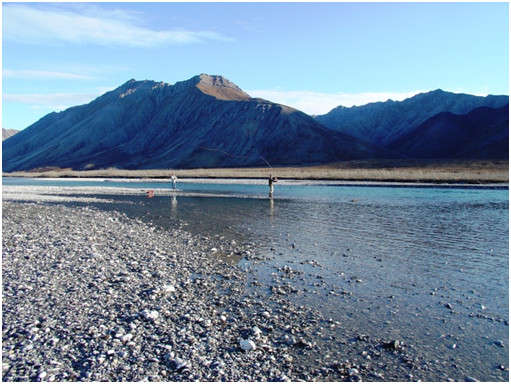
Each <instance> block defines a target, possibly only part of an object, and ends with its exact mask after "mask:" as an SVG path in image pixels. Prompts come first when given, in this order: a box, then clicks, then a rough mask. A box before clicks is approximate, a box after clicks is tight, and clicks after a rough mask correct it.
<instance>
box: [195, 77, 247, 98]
mask: <svg viewBox="0 0 511 384" xmlns="http://www.w3.org/2000/svg"><path fill="white" fill-rule="evenodd" d="M192 79H193V80H194V81H195V86H196V87H197V88H198V89H200V90H201V92H202V93H205V94H206V95H209V96H213V97H214V98H216V99H219V100H238V101H239V100H248V99H250V96H249V95H248V94H247V93H245V92H243V90H242V89H241V88H240V87H238V86H237V85H236V84H234V83H233V82H231V81H229V80H227V79H226V78H225V77H222V76H219V75H208V74H206V73H201V74H200V75H198V76H195V77H193V78H192Z"/></svg>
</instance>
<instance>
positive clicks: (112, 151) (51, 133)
mask: <svg viewBox="0 0 511 384" xmlns="http://www.w3.org/2000/svg"><path fill="white" fill-rule="evenodd" d="M507 105H508V97H507V96H488V97H485V98H483V97H478V96H472V95H463V94H454V93H449V92H444V91H440V90H437V91H433V92H428V93H424V94H419V95H416V96H414V97H412V98H410V99H407V100H404V101H402V102H395V101H387V102H384V103H371V104H368V105H365V106H361V107H352V108H345V107H338V108H335V109H334V110H332V111H331V112H329V113H328V114H326V115H322V116H316V117H315V118H312V117H311V116H308V115H307V114H305V113H303V112H300V111H298V110H296V109H293V108H290V107H288V106H284V105H281V104H277V103H273V102H271V101H267V100H263V99H259V98H252V97H250V96H249V95H248V94H247V93H245V92H244V91H243V90H241V89H240V88H239V87H238V86H236V85H235V84H233V83H232V82H230V81H229V80H227V79H225V78H223V77H222V76H210V75H206V74H202V75H198V76H194V77H192V78H191V79H189V80H186V81H181V82H177V83H175V84H173V85H171V84H167V83H163V82H154V81H150V80H145V81H135V80H133V79H132V80H129V81H128V82H126V83H124V84H123V85H121V86H120V87H118V88H116V89H114V90H112V91H110V92H107V93H105V94H104V95H102V96H100V97H98V98H97V99H95V100H93V101H92V102H90V103H88V104H85V105H80V106H75V107H71V108H68V109H66V110H65V111H62V112H58V113H57V112H53V113H50V114H48V115H46V116H44V117H43V118H41V119H40V120H39V121H37V122H35V123H34V124H32V125H31V126H29V127H28V128H26V129H24V130H23V131H20V132H19V133H18V134H16V135H15V136H13V137H11V138H9V139H7V140H5V141H4V142H3V143H2V147H3V154H2V156H3V170H4V171H7V172H9V171H14V170H30V169H34V168H40V167H47V166H53V167H61V168H66V167H71V168H74V169H90V168H105V167H117V168H126V169H149V168H153V169H157V168H159V169H161V168H197V167H244V166H261V165H265V164H271V165H309V164H324V163H330V162H337V161H341V160H353V159H375V158H376V159H378V158H419V157H420V158H438V157H442V158H449V157H456V158H458V157H463V158H464V157H466V158H481V157H482V158H507V156H508V154H507V145H504V144H503V143H504V141H506V140H508V137H509V133H508V128H507V127H508V125H509V119H508V116H507V112H506V111H507V108H508V107H507ZM481 107H483V108H481ZM460 135H461V136H463V137H464V138H463V140H461V141H459V140H458V141H457V140H456V137H460ZM456 142H458V143H462V145H457V146H456V145H455V144H456Z"/></svg>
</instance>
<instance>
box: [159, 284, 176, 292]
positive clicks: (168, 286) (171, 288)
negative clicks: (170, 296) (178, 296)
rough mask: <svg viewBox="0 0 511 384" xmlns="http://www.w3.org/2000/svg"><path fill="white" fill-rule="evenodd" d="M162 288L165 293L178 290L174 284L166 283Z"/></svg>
mask: <svg viewBox="0 0 511 384" xmlns="http://www.w3.org/2000/svg"><path fill="white" fill-rule="evenodd" d="M161 290H162V292H163V293H173V292H176V288H175V287H174V286H173V285H172V284H165V285H164V286H163V287H162V288H161Z"/></svg>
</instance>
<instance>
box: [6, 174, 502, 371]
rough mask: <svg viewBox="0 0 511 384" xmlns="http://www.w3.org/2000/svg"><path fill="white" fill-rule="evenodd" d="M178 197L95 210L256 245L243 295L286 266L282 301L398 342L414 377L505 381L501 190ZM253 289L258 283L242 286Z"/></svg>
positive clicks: (298, 190) (351, 330) (303, 188)
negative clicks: (421, 368) (289, 279)
mask: <svg viewBox="0 0 511 384" xmlns="http://www.w3.org/2000/svg"><path fill="white" fill-rule="evenodd" d="M3 182H4V184H11V185H12V184H14V185H22V184H25V185H37V184H38V185H57V186H58V185H61V186H73V185H75V186H105V185H106V184H108V186H122V187H132V188H138V189H140V188H145V189H150V188H165V187H166V186H168V184H162V183H157V182H155V183H124V182H108V183H105V182H101V181H94V182H92V181H65V180H64V181H62V180H60V181H46V180H19V179H11V180H10V179H4V181H3ZM30 183H32V184H30ZM179 188H180V189H181V191H184V192H188V193H190V195H187V196H182V195H180V193H176V194H174V195H171V196H156V197H154V198H153V199H147V198H145V197H141V196H133V195H123V196H114V195H112V196H108V197H109V198H112V199H115V200H116V201H117V202H118V203H119V204H113V205H106V204H97V206H98V207H100V208H102V209H121V210H123V211H124V212H125V213H126V214H127V215H128V216H132V217H137V218H141V219H143V220H147V221H151V222H153V223H155V224H157V225H161V226H164V227H172V226H175V225H184V228H185V229H187V230H190V231H191V232H194V233H200V234H201V235H208V236H223V237H225V238H227V239H233V240H237V241H251V242H254V243H255V244H256V249H257V256H258V257H259V258H260V259H261V260H260V261H257V262H254V261H253V260H246V259H240V260H238V259H236V260H230V261H231V262H236V263H238V264H239V265H240V266H241V267H242V268H245V269H246V270H247V271H248V272H249V281H248V284H247V289H254V290H260V292H261V293H262V294H270V293H268V287H271V286H272V285H273V284H274V283H275V276H276V273H277V271H278V269H279V268H282V267H283V266H288V267H289V268H290V269H291V270H293V271H297V272H298V273H299V276H300V278H298V279H295V281H294V282H293V283H294V286H295V287H296V288H297V289H296V292H293V293H291V294H290V295H292V297H293V300H294V301H296V302H297V303H300V304H303V305H306V306H310V307H313V308H316V309H319V310H321V311H323V312H324V314H325V315H326V316H327V317H331V318H332V319H333V321H338V322H339V323H340V324H341V325H342V326H341V327H339V328H338V329H337V330H336V332H337V334H338V336H342V337H349V336H350V335H354V334H359V335H360V334H365V335H368V336H369V337H376V338H380V339H381V338H383V339H388V340H402V341H404V342H405V343H406V344H407V345H408V346H410V348H411V349H413V350H414V351H415V352H416V353H417V354H419V355H420V356H421V358H422V359H427V360H428V361H430V362H431V371H430V373H429V376H428V377H425V378H423V379H427V380H439V381H444V380H447V379H448V378H452V379H454V380H461V381H463V380H465V379H466V377H467V376H471V377H475V378H477V379H479V380H482V381H507V380H508V377H509V373H508V371H507V370H505V369H504V370H503V369H501V368H499V366H500V365H503V366H504V367H505V368H506V369H507V368H508V360H509V338H508V334H509V273H508V271H509V195H508V189H507V188H456V187H450V188H445V187H407V186H393V187H388V186H339V185H337V186H335V185H281V184H280V185H277V186H276V191H275V198H274V199H273V200H268V199H266V198H265V196H266V193H267V186H265V185H245V184H218V183H217V184H201V183H180V184H179ZM194 192H196V193H197V194H199V193H200V196H199V195H197V196H194V195H193V193H194ZM103 197H104V195H103ZM256 281H257V282H259V283H262V285H259V284H257V285H255V286H254V285H252V284H250V283H251V282H256ZM331 347H332V348H338V346H331ZM325 353H326V352H325Z"/></svg>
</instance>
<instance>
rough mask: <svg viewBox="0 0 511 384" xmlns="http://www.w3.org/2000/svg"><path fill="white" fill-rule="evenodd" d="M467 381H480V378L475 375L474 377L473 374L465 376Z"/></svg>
mask: <svg viewBox="0 0 511 384" xmlns="http://www.w3.org/2000/svg"><path fill="white" fill-rule="evenodd" d="M465 381H469V382H476V381H479V380H477V379H476V378H475V377H472V376H466V377H465Z"/></svg>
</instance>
